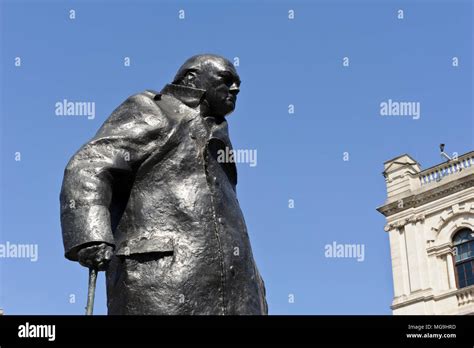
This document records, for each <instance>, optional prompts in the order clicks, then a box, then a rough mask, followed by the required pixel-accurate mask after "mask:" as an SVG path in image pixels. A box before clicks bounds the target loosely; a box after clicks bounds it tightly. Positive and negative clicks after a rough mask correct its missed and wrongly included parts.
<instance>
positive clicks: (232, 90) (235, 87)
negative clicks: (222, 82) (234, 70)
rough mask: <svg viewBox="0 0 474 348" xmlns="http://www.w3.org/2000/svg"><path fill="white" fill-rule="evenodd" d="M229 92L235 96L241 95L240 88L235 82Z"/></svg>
mask: <svg viewBox="0 0 474 348" xmlns="http://www.w3.org/2000/svg"><path fill="white" fill-rule="evenodd" d="M229 91H230V93H232V94H233V95H237V94H239V92H240V88H239V86H238V85H237V83H235V82H234V83H233V84H232V86H230V88H229Z"/></svg>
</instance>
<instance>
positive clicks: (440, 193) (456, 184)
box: [377, 174, 474, 217]
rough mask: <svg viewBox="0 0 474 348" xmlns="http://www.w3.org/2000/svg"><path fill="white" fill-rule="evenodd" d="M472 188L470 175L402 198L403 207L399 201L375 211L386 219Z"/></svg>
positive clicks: (472, 177) (472, 182)
mask: <svg viewBox="0 0 474 348" xmlns="http://www.w3.org/2000/svg"><path fill="white" fill-rule="evenodd" d="M473 186H474V174H470V175H467V176H465V177H462V178H459V179H458V180H455V181H451V182H448V183H446V184H444V185H441V186H436V187H434V188H433V189H430V190H428V191H425V192H422V193H419V194H413V195H410V196H407V197H404V198H403V199H402V201H403V205H400V203H399V201H394V202H392V203H389V204H386V205H384V206H382V207H379V208H377V211H378V212H380V213H381V214H383V215H384V216H386V217H388V216H391V215H393V214H396V213H399V212H401V211H404V210H407V209H412V208H417V207H419V206H422V205H424V204H426V203H430V202H432V201H435V200H438V199H440V198H442V197H445V196H448V195H451V194H453V193H456V192H459V191H463V190H466V189H468V188H470V187H473Z"/></svg>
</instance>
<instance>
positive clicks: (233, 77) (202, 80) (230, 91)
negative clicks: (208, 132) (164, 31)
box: [173, 54, 240, 116]
mask: <svg viewBox="0 0 474 348" xmlns="http://www.w3.org/2000/svg"><path fill="white" fill-rule="evenodd" d="M173 83H174V84H178V85H183V86H187V87H192V88H199V89H202V90H205V91H206V93H205V96H204V102H205V103H206V104H207V107H208V113H209V114H210V115H212V116H226V115H227V114H229V113H231V112H232V111H233V110H234V108H235V103H236V100H237V94H238V93H239V91H240V89H239V86H240V78H239V75H238V74H237V71H236V70H235V67H234V65H233V64H232V63H231V62H230V61H229V60H227V59H226V58H224V57H222V56H219V55H215V54H200V55H196V56H193V57H191V58H189V59H188V60H187V61H186V62H185V63H184V64H183V65H182V66H181V68H179V70H178V73H177V74H176V76H175V78H174V80H173Z"/></svg>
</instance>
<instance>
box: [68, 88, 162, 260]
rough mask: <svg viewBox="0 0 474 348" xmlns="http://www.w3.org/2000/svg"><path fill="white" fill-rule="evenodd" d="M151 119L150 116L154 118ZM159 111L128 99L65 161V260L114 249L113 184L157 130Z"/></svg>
mask: <svg viewBox="0 0 474 348" xmlns="http://www.w3.org/2000/svg"><path fill="white" fill-rule="evenodd" d="M154 114H155V116H156V118H153V117H152V118H150V115H154ZM158 117H159V109H157V106H156V104H155V103H153V101H152V100H151V99H150V98H149V97H148V96H146V95H145V94H139V95H135V96H132V97H130V98H128V99H127V100H126V101H125V102H124V103H123V104H122V105H120V106H119V107H118V108H117V109H116V110H115V111H114V112H113V113H112V115H111V116H110V117H109V118H108V119H107V121H106V122H105V123H104V125H103V126H102V127H101V129H100V130H99V131H98V132H97V134H96V136H95V137H94V138H93V139H92V140H91V141H89V142H88V143H86V144H85V145H83V146H82V147H81V148H80V149H79V151H78V152H77V153H76V154H75V155H74V156H73V157H72V158H71V159H70V161H69V163H68V164H67V166H66V169H65V171H64V179H63V184H62V188H61V194H60V204H61V227H62V233H63V242H64V248H65V256H66V258H68V259H70V260H73V261H77V260H78V252H79V251H80V250H82V249H84V248H86V247H88V246H91V245H94V244H99V245H100V244H103V243H105V244H108V245H110V246H114V237H113V234H112V227H111V215H110V204H111V200H112V194H113V192H112V190H113V183H114V180H116V179H117V178H124V177H131V178H133V176H134V174H135V172H136V169H137V168H138V167H139V166H140V164H141V163H142V162H143V161H144V160H145V159H146V157H147V156H148V155H149V153H150V152H151V150H152V140H153V139H156V138H157V136H158V135H159V133H160V131H161V129H160V128H159V127H158V126H157V125H159V124H160V122H159V120H158V119H157V118H158Z"/></svg>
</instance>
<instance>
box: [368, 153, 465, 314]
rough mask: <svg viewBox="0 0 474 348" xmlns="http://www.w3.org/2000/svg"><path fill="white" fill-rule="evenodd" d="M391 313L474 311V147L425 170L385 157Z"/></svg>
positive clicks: (383, 210)
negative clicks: (391, 279) (390, 269)
mask: <svg viewBox="0 0 474 348" xmlns="http://www.w3.org/2000/svg"><path fill="white" fill-rule="evenodd" d="M383 175H384V177H385V181H386V185H387V200H386V202H385V204H384V205H383V206H381V207H379V208H378V209H377V210H378V211H379V212H380V213H382V214H383V215H384V216H385V217H386V221H387V224H386V226H385V231H386V232H388V234H389V239H390V252H391V258H392V271H393V287H394V298H393V302H392V306H391V308H392V310H393V314H461V315H462V314H474V151H472V152H469V153H466V154H464V155H462V156H459V157H457V158H454V159H451V160H448V161H447V162H444V163H441V164H438V165H436V166H434V167H431V168H428V169H424V170H422V169H421V167H420V164H419V163H418V162H417V161H416V160H414V159H413V158H412V157H410V156H409V155H406V154H405V155H402V156H399V157H396V158H394V159H392V160H390V161H387V162H385V164H384V172H383Z"/></svg>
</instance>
